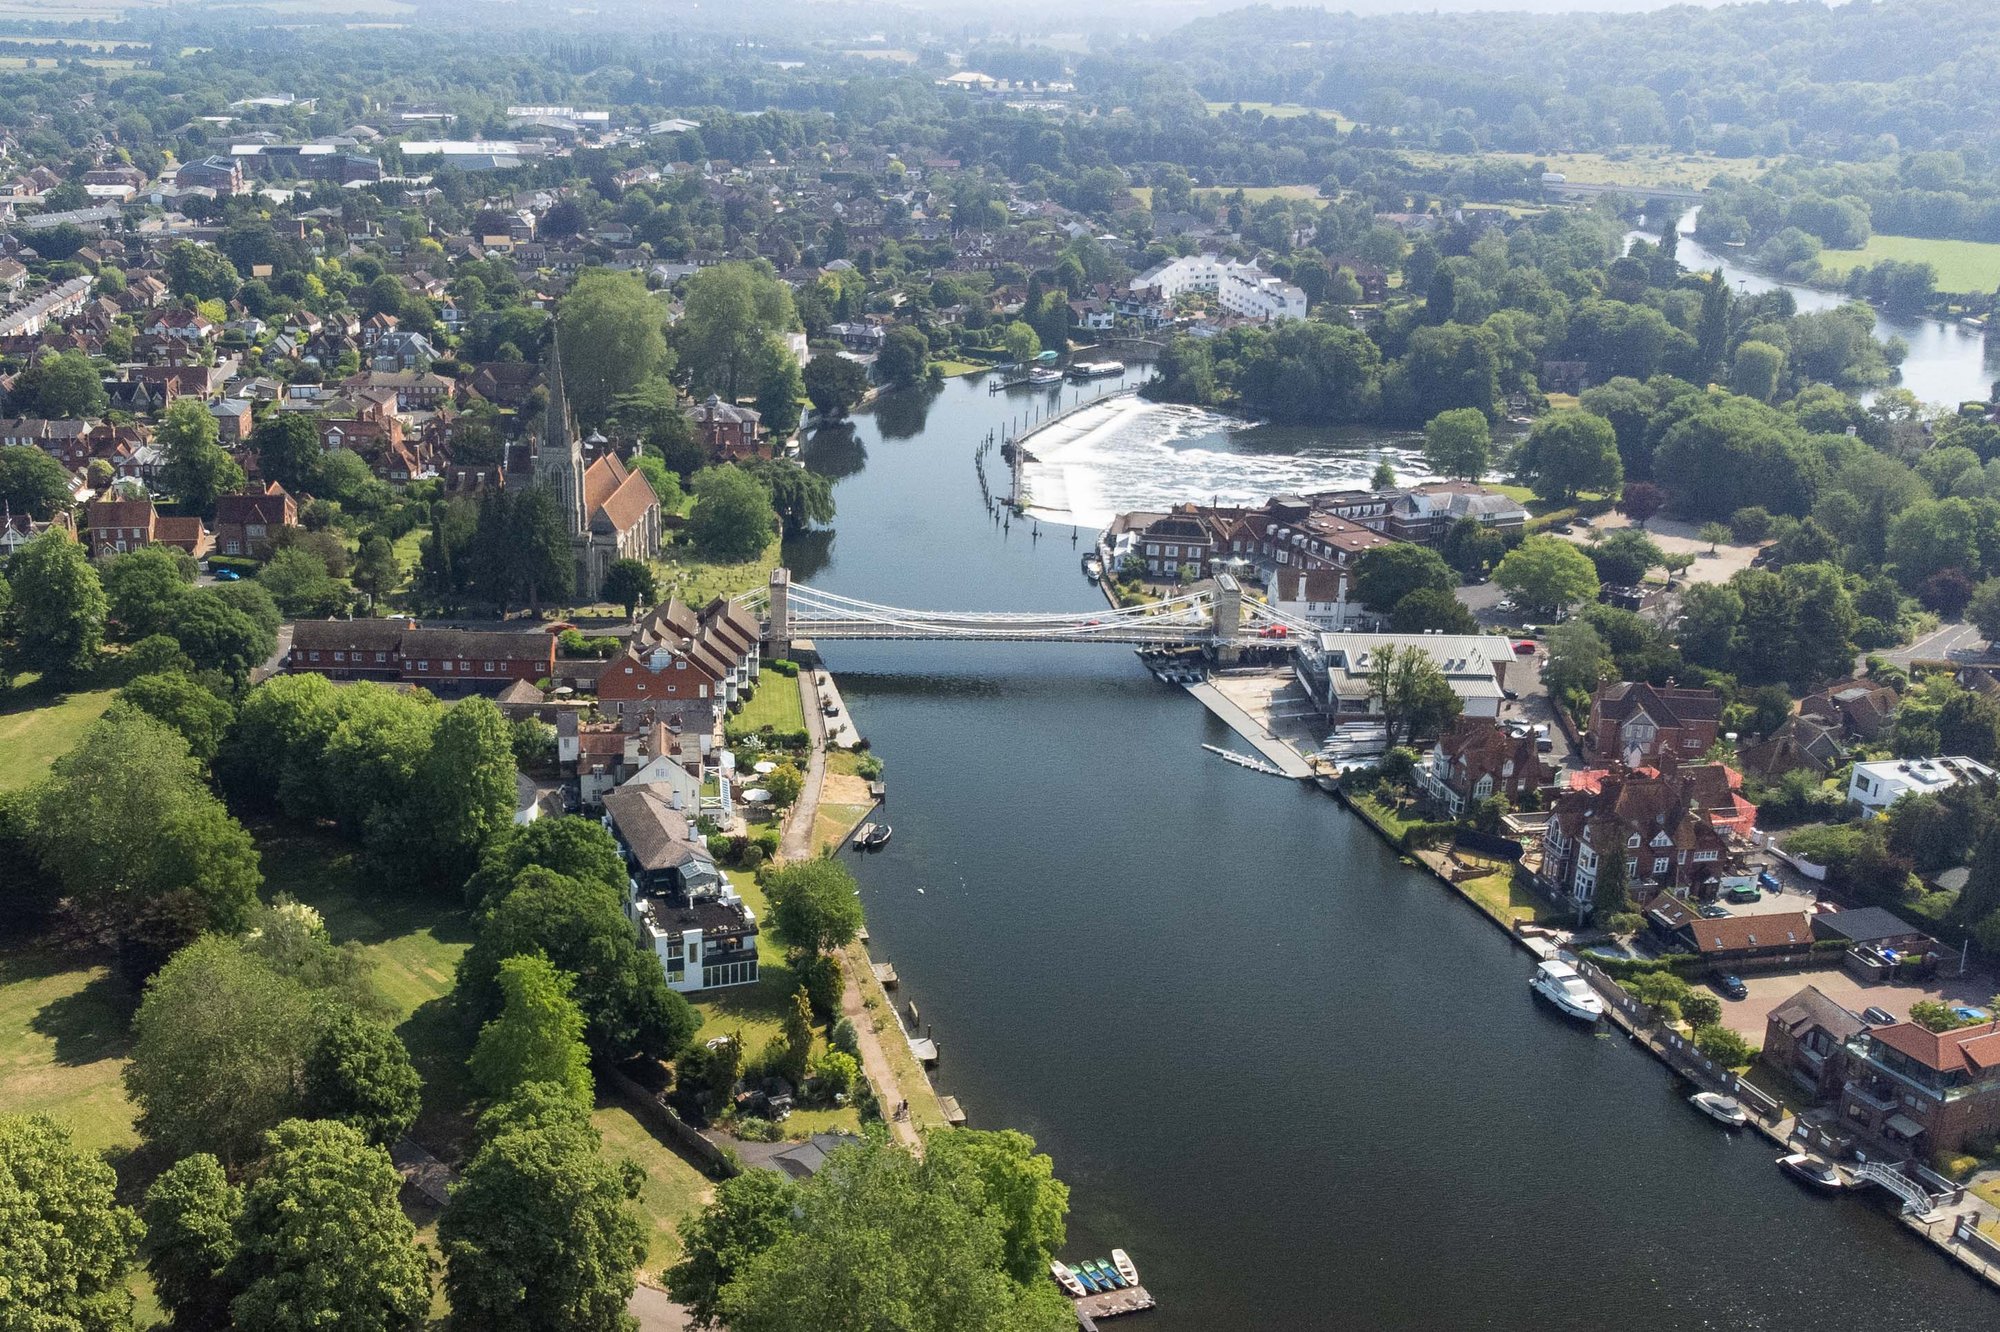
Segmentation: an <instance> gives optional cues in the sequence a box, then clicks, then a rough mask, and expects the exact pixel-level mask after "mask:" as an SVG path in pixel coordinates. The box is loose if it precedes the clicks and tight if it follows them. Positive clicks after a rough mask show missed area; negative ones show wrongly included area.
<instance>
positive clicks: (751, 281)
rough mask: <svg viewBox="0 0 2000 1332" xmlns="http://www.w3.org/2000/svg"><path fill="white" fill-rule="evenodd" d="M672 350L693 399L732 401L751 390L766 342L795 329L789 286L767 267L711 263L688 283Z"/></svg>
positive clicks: (794, 308)
mask: <svg viewBox="0 0 2000 1332" xmlns="http://www.w3.org/2000/svg"><path fill="white" fill-rule="evenodd" d="M682 310H683V314H682V316H681V321H680V323H679V324H677V325H675V328H674V335H675V346H676V347H677V348H678V349H679V351H680V358H681V361H682V363H683V364H684V365H686V367H687V369H688V371H689V372H690V379H691V381H692V384H693V387H694V391H695V393H696V395H697V396H702V395H706V394H709V393H717V394H720V395H721V396H722V398H723V400H724V401H725V402H734V401H736V399H737V398H738V397H740V396H742V394H743V393H744V392H745V391H746V390H748V389H749V388H750V387H751V372H752V369H753V368H754V366H755V364H756V362H757V359H758V358H759V356H760V355H762V354H763V352H764V350H765V348H766V346H767V345H768V340H769V339H770V338H771V337H772V336H774V335H778V334H783V333H788V332H790V331H792V330H794V329H796V328H797V327H798V326H799V316H798V310H797V308H796V307H795V306H794V304H793V302H792V292H791V288H789V287H787V286H786V285H785V284H784V283H783V282H781V281H779V280H778V276H777V274H776V273H775V272H773V271H772V269H771V267H770V266H769V265H768V264H766V263H763V262H762V261H759V262H756V263H727V264H715V265H713V266H711V267H708V268H704V269H702V270H701V271H700V272H698V273H696V274H695V275H694V276H692V277H690V278H689V279H688V280H687V291H686V295H685V297H684V298H683V300H682Z"/></svg>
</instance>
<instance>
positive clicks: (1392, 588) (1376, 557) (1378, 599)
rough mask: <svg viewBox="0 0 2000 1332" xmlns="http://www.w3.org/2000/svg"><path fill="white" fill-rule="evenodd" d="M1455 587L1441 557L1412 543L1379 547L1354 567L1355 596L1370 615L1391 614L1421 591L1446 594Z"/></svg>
mask: <svg viewBox="0 0 2000 1332" xmlns="http://www.w3.org/2000/svg"><path fill="white" fill-rule="evenodd" d="M1457 585H1458V580H1457V579H1456V578H1454V577H1452V573H1451V566H1449V565H1447V564H1446V563H1445V562H1444V557H1443V556H1441V555H1439V554H1438V553H1437V552H1436V551H1434V550H1432V549H1431V548H1430V547H1428V546H1419V545H1416V544H1414V543H1412V542H1406V541H1398V542H1393V543H1391V544H1389V545H1386V546H1378V547H1376V548H1375V549H1374V550H1371V551H1368V552H1367V553H1366V554H1364V555H1363V556H1362V557H1361V558H1360V560H1358V561H1357V562H1356V563H1355V566H1354V595H1355V596H1356V597H1357V598H1359V600H1360V601H1361V604H1362V605H1364V606H1366V607H1368V609H1370V610H1373V611H1389V610H1393V609H1395V607H1396V605H1397V603H1399V602H1401V601H1402V600H1403V598H1404V597H1407V596H1409V595H1410V593H1412V592H1415V591H1418V590H1419V589H1422V588H1429V589H1431V590H1432V591H1436V592H1443V593H1446V594H1449V593H1450V592H1451V590H1452V589H1453V588H1454V587H1456V586H1457Z"/></svg>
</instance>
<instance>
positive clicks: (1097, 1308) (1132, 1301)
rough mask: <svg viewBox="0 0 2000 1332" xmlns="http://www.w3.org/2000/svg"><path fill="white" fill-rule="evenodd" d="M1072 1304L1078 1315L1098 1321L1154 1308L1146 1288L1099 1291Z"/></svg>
mask: <svg viewBox="0 0 2000 1332" xmlns="http://www.w3.org/2000/svg"><path fill="white" fill-rule="evenodd" d="M1070 1303H1072V1304H1074V1305H1075V1306H1076V1311H1077V1313H1078V1314H1080V1315H1082V1316H1083V1317H1085V1318H1089V1319H1092V1320H1096V1319H1099V1318H1116V1317H1117V1316H1118V1315H1119V1314H1130V1313H1141V1312H1143V1311H1145V1310H1147V1309H1150V1308H1152V1307H1153V1296H1152V1293H1151V1292H1150V1291H1148V1290H1147V1289H1146V1288H1145V1287H1144V1286H1127V1287H1125V1288H1124V1289H1123V1290H1105V1291H1099V1292H1098V1293H1097V1294H1095V1295H1086V1296H1084V1297H1083V1298H1082V1299H1080V1300H1074V1299H1073V1300H1071V1301H1070Z"/></svg>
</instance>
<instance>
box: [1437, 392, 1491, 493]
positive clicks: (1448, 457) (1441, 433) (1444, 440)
mask: <svg viewBox="0 0 2000 1332" xmlns="http://www.w3.org/2000/svg"><path fill="white" fill-rule="evenodd" d="M1424 461H1425V462H1427V463H1429V464H1430V465H1431V468H1432V470H1434V471H1438V472H1442V473H1443V474H1444V475H1446V476H1457V477H1464V478H1465V479H1466V480H1468V481H1477V480H1478V479H1479V478H1480V477H1482V476H1484V475H1486V471H1487V469H1488V468H1490V467H1491V466H1492V465H1493V430H1492V427H1491V426H1489V425H1488V424H1487V421H1486V413H1484V412H1482V411H1480V410H1479V409H1478V408H1476V407H1458V408H1454V409H1453V410H1451V411H1448V412H1440V413H1438V414H1437V415H1436V416H1433V417H1432V418H1431V419H1430V424H1428V425H1426V426H1425V427H1424Z"/></svg>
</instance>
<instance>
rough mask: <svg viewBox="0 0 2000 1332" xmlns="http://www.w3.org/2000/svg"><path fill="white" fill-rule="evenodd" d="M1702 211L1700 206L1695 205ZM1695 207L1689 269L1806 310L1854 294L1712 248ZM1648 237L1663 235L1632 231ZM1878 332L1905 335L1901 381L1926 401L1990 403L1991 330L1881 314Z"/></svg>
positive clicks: (1685, 221)
mask: <svg viewBox="0 0 2000 1332" xmlns="http://www.w3.org/2000/svg"><path fill="white" fill-rule="evenodd" d="M1695 211H1699V210H1695ZM1695 211H1690V212H1689V213H1688V214H1687V215H1686V216H1685V217H1683V218H1682V219H1681V223H1680V231H1681V239H1680V248H1679V250H1678V251H1677V252H1676V257H1677V258H1678V259H1679V260H1680V262H1681V266H1682V267H1683V268H1689V269H1693V270H1695V271H1697V272H1707V271H1709V270H1711V269H1714V268H1717V267H1720V268H1721V269H1722V275H1723V277H1725V278H1727V279H1728V281H1729V285H1730V286H1731V287H1732V288H1734V289H1735V290H1737V291H1740V292H1748V293H1751V294H1755V293H1758V292H1765V291H1775V290H1777V289H1779V288H1781V287H1782V288H1783V289H1784V290H1786V291H1789V292H1791V293H1792V299H1794V300H1796V301H1797V302H1798V304H1799V309H1801V310H1831V309H1833V308H1835V307H1836V306H1839V305H1842V304H1844V303H1845V302H1846V301H1847V300H1848V298H1847V297H1845V296H1842V295H1841V294H1840V293H1838V292H1832V291H1821V290H1819V289H1818V288H1816V287H1802V286H1799V285H1798V284H1797V283H1794V282H1779V281H1777V280H1775V279H1773V278H1771V277H1767V276H1766V275H1764V274H1762V273H1759V272H1757V271H1756V270H1755V269H1752V268H1746V267H1745V266H1744V265H1743V263H1742V262H1741V261H1740V260H1738V259H1735V258H1732V257H1730V256H1729V255H1728V253H1727V252H1726V251H1717V250H1712V249H1709V248H1708V247H1707V246H1705V245H1703V244H1702V243H1701V242H1700V241H1698V240H1696V239H1695V238H1694V235H1693V232H1694V225H1695ZM1630 235H1631V236H1634V237H1637V236H1643V237H1644V238H1645V239H1646V240H1649V241H1650V240H1657V239H1658V238H1657V237H1656V236H1653V235H1649V234H1647V233H1644V232H1632V233H1630ZM1875 336H1876V337H1877V338H1880V339H1881V340H1882V341H1884V342H1887V341H1888V340H1889V339H1890V338H1901V339H1902V340H1903V341H1904V342H1905V343H1906V344H1907V345H1908V346H1909V349H1910V353H1909V355H1908V356H1907V357H1905V358H1904V360H1903V364H1902V372H1901V377H1900V378H1899V379H1898V380H1897V382H1898V383H1899V384H1900V385H1901V386H1902V387H1904V388H1906V389H1908V390H1910V392H1912V393H1914V394H1916V395H1917V397H1918V398H1920V399H1922V400H1923V401H1925V402H1929V403H1937V404H1939V405H1941V406H1945V407H1956V406H1957V405H1958V404H1959V403H1961V402H1985V401H1986V399H1987V396H1988V394H1989V393H1990V392H1991V391H1992V388H1993V381H1994V379H1995V378H1996V377H2000V338H1995V339H1993V340H1992V341H1990V342H1989V341H1988V339H1987V337H1986V335H1985V333H1983V332H1980V331H1978V330H1976V329H1969V328H1965V327H1963V326H1961V325H1959V324H1948V323H1945V322H1944V321H1943V320H1939V319H1909V318H1903V317H1901V316H1895V315H1888V314H1884V313H1882V312H1881V311H1879V310H1878V311H1876V313H1875Z"/></svg>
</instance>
